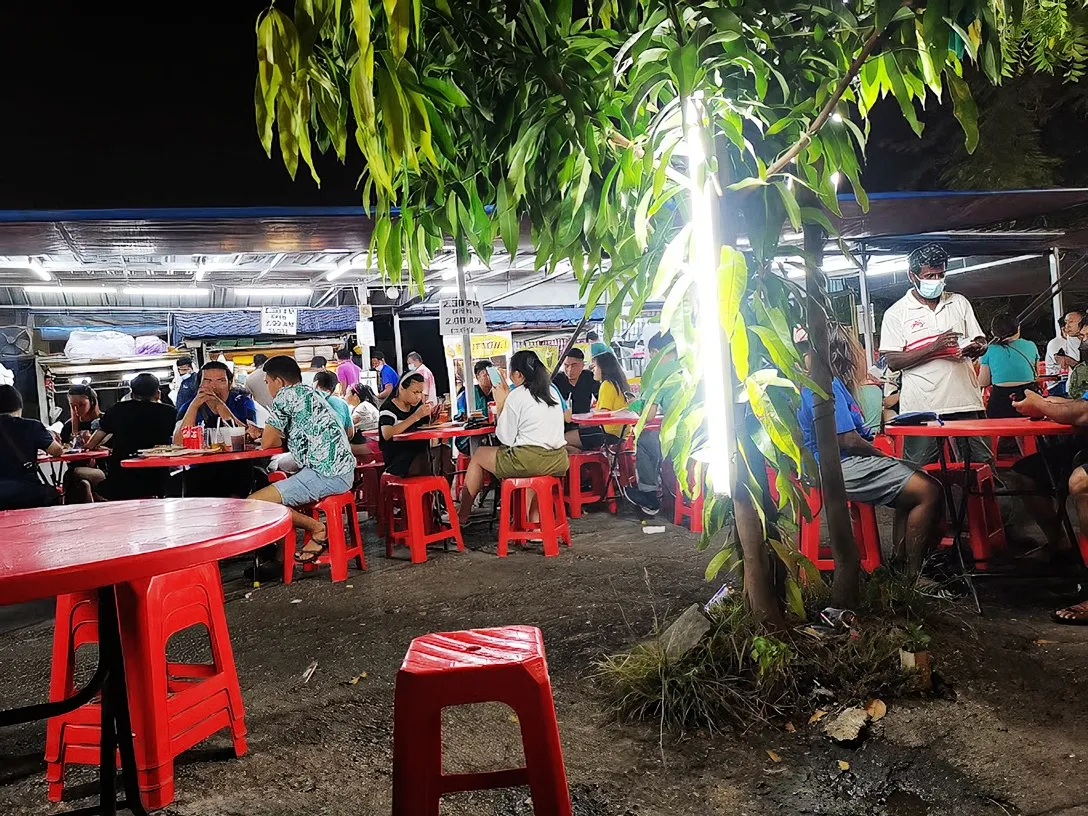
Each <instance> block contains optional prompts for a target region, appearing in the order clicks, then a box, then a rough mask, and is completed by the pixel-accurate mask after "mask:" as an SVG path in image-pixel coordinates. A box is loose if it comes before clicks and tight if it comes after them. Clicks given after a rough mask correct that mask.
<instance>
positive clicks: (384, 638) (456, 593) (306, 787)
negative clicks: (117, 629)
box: [0, 513, 1088, 816]
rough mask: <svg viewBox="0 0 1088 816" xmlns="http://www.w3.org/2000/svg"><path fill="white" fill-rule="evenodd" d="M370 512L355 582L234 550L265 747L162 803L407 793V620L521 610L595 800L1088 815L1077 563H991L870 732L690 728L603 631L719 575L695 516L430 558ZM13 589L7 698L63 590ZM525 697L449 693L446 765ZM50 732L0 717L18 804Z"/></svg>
mask: <svg viewBox="0 0 1088 816" xmlns="http://www.w3.org/2000/svg"><path fill="white" fill-rule="evenodd" d="M364 530H365V532H366V534H367V535H368V536H369V544H368V565H369V568H370V569H369V571H368V572H367V573H366V574H359V573H357V572H355V571H354V570H353V571H352V574H351V578H350V580H349V582H348V585H344V584H340V585H332V584H330V583H329V581H328V579H327V574H324V573H323V574H321V576H320V577H317V576H315V577H307V578H306V579H303V580H300V581H296V582H295V583H294V584H293V585H292V586H290V587H285V586H283V585H281V584H278V583H275V584H267V585H265V586H263V587H262V588H261V589H260V590H258V591H255V592H252V594H248V590H249V588H248V586H247V585H246V584H245V582H244V581H243V580H242V579H241V578H240V575H239V568H240V565H238V564H232V565H226V567H225V568H224V573H225V575H226V576H227V587H228V592H229V596H228V597H229V603H228V605H227V617H228V619H229V621H230V629H231V637H232V642H233V647H234V653H235V657H236V660H237V663H238V671H239V675H240V680H241V684H242V692H243V696H244V698H245V703H246V709H247V710H246V724H247V727H248V731H249V734H248V739H249V753H248V754H247V755H246V756H244V757H242V758H240V759H234V758H233V757H231V756H230V753H229V741H228V740H227V739H226V737H225V736H223V735H219V736H217V737H215V738H213V739H211V740H209V741H208V742H207V743H205V744H204V745H203V746H201V747H200V748H198V749H197V750H194V751H192V752H190V753H189V754H187V755H185V756H184V757H182V758H181V759H180V760H179V761H178V765H177V770H176V780H177V799H176V802H175V804H174V805H173V806H172V807H170V808H169V809H167V810H165V811H162V812H163V813H165V814H170V815H171V816H235V814H237V815H238V816H240V815H241V814H246V815H247V816H261V815H262V814H268V816H272V815H273V814H315V815H316V814H322V816H324V815H326V814H327V816H340V815H341V814H343V816H349V815H350V816H357V814H366V816H370V814H388V813H390V809H391V788H392V779H391V762H392V715H393V707H392V701H393V681H394V677H395V673H396V670H397V668H398V666H399V664H400V661H401V658H402V657H403V655H404V652H405V650H406V649H407V647H408V644H409V642H410V641H411V639H412V638H413V637H416V636H418V635H421V634H424V633H427V632H434V631H443V630H450V629H464V628H472V627H486V626H496V625H502V624H514V623H518V624H532V625H535V626H539V627H540V628H541V629H542V630H543V631H544V635H545V640H546V643H547V649H548V662H549V665H550V669H551V677H552V683H553V687H554V693H555V704H556V709H557V712H558V717H559V726H560V732H561V735H562V741H563V749H564V757H565V760H566V768H567V775H568V778H569V782H570V786H571V792H572V796H573V802H574V812H575V814H577V816H664V815H665V814H675V815H676V816H704V815H705V814H717V813H729V814H735V816H743V815H744V814H749V815H750V816H756V814H800V813H806V814H808V813H810V814H828V816H853V814H859V816H860V814H876V816H930V815H931V816H942V815H944V814H947V815H948V816H976V814H977V815H978V816H983V815H985V816H1002V815H1003V814H1005V815H1007V814H1025V815H1026V814H1032V816H1044V815H1045V816H1075V814H1085V815H1088V780H1086V779H1085V775H1086V773H1088V764H1086V759H1088V733H1086V731H1088V694H1086V693H1085V692H1088V684H1086V683H1085V680H1084V678H1085V677H1086V676H1088V674H1086V666H1088V629H1085V628H1075V627H1063V626H1058V625H1056V624H1052V623H1050V622H1049V620H1048V614H1049V611H1050V609H1051V608H1053V607H1054V606H1056V605H1057V604H1058V603H1059V602H1061V601H1064V600H1067V599H1068V598H1069V593H1070V591H1071V590H1072V586H1071V585H1070V584H1067V583H1066V584H1063V583H1061V582H1058V583H1056V584H1053V585H1051V584H1047V583H1045V582H1044V583H1030V584H1024V583H1009V584H1004V585H1000V586H995V585H993V584H990V585H986V586H985V587H984V589H983V598H984V602H985V605H986V615H985V616H984V617H977V616H973V615H967V616H966V617H965V618H964V621H965V623H964V626H963V627H962V628H961V630H960V631H959V632H958V634H955V636H954V637H953V638H952V639H951V642H948V641H946V642H945V644H944V645H943V646H939V647H938V651H939V657H938V660H939V665H938V670H939V671H940V673H941V674H942V675H943V676H944V677H945V678H946V679H947V680H948V681H949V682H950V683H951V684H952V686H953V688H954V690H955V694H954V695H953V696H954V697H955V699H942V700H912V701H895V702H893V703H892V704H891V705H890V707H889V712H888V715H887V716H886V717H885V718H884V720H882V721H881V722H880V723H878V724H877V726H876V728H875V733H874V734H873V735H872V736H871V737H870V738H869V739H868V740H866V741H865V742H864V743H863V744H862V746H861V747H860V748H858V749H855V750H849V749H846V748H840V747H836V746H834V745H831V744H830V743H828V742H827V741H826V740H825V739H824V738H823V737H822V736H820V735H819V734H818V733H816V731H815V729H814V728H811V727H809V728H801V729H800V730H799V731H798V732H797V733H793V734H791V733H786V732H785V731H784V730H780V729H777V728H767V729H764V730H762V731H759V732H750V733H745V734H732V733H729V734H722V735H717V736H713V737H712V736H709V735H696V736H694V737H691V738H689V739H686V740H683V741H678V740H676V739H673V738H670V737H668V736H666V737H664V738H662V737H661V735H659V733H658V732H657V730H656V729H654V728H653V727H652V726H625V725H617V724H615V723H612V722H609V721H608V720H607V719H606V718H605V716H604V714H603V709H602V705H601V701H600V699H599V697H598V696H597V694H596V692H595V689H594V684H593V682H592V679H591V674H592V672H593V663H594V660H595V659H596V658H597V657H598V656H600V655H601V654H603V653H605V652H608V651H613V650H617V649H620V648H623V647H625V646H627V645H628V644H630V643H631V642H632V641H635V640H638V639H640V638H642V637H644V636H645V635H646V634H647V633H649V632H650V631H651V630H652V629H653V627H654V625H655V621H657V620H663V619H664V620H669V619H671V617H673V616H675V614H677V613H678V612H679V611H680V610H682V609H683V608H684V607H685V606H686V605H688V604H690V603H692V602H694V601H705V600H706V599H707V598H709V596H710V595H711V594H712V592H713V589H714V587H711V586H708V585H707V584H706V583H705V582H704V581H703V578H702V575H703V570H704V567H705V564H706V561H707V560H708V557H709V554H707V555H703V554H700V553H698V552H697V551H696V550H695V547H694V543H695V537H694V536H692V535H691V534H689V533H687V532H685V531H678V530H676V529H675V528H673V527H672V526H671V525H668V529H667V531H666V532H665V533H663V534H658V535H646V534H644V533H643V532H642V530H641V529H640V526H639V522H638V521H637V520H636V519H634V517H633V516H630V515H621V516H619V517H612V516H608V515H605V514H600V513H594V514H591V515H589V516H587V517H584V518H582V519H580V520H578V521H576V522H573V530H574V547H573V548H572V549H570V550H564V551H563V552H562V553H561V555H560V557H559V558H552V559H547V560H545V559H544V558H543V557H542V555H541V554H540V552H539V551H533V550H529V551H525V552H516V553H512V554H511V556H510V557H509V558H506V559H498V558H496V557H495V550H494V544H493V541H494V536H493V534H489V533H488V531H487V528H486V526H485V527H482V528H472V530H471V531H470V535H469V536H468V541H467V543H468V546H469V550H468V551H467V552H466V553H464V554H457V553H453V552H451V553H442V552H441V551H439V552H435V553H434V554H433V555H432V556H431V558H430V560H429V561H428V562H427V563H426V564H425V565H419V566H411V565H410V564H408V563H407V561H406V560H388V559H386V558H385V557H384V552H383V551H381V550H382V548H380V547H379V546H378V545H377V543H376V538H375V536H374V533H373V527H372V525H367V526H366V527H365V528H364ZM0 611H2V613H3V614H2V616H0V705H3V706H4V707H8V706H14V705H20V704H26V703H30V702H38V701H41V700H43V699H45V697H46V693H47V687H48V678H49V661H50V642H51V635H52V623H51V619H50V618H49V615H50V609H49V608H48V607H47V606H45V607H43V606H41V605H38V606H33V607H18V608H8V609H2V608H0ZM171 649H172V651H174V650H176V651H177V653H178V655H179V656H181V657H183V658H184V657H186V656H189V655H196V654H199V653H200V650H201V649H202V643H201V641H200V638H197V637H192V636H189V635H188V634H186V635H182V636H179V637H178V638H177V639H176V640H175V641H174V642H172V645H171ZM314 660H316V661H317V663H318V667H317V670H316V672H315V673H314V674H313V677H312V679H311V680H310V681H309V682H308V683H306V684H303V683H302V681H301V676H302V674H303V672H304V671H305V670H306V668H307V666H308V665H309V664H310V663H311V661H314ZM88 662H90V661H88ZM363 673H365V676H364V677H362V678H361V679H359V681H358V682H357V683H356V684H354V685H353V684H351V683H350V682H349V681H350V680H351V679H352V678H354V677H358V676H359V675H362V674H363ZM1082 695H1083V696H1082ZM509 714H510V712H509V711H507V710H506V709H504V708H502V707H500V706H492V705H484V706H472V707H467V708H464V709H457V710H454V711H449V712H447V714H446V717H445V721H444V722H445V742H446V748H445V767H446V770H447V771H463V770H469V769H492V768H499V767H510V766H514V765H517V764H519V762H520V760H521V748H520V745H519V743H518V734H517V725H516V724H515V723H514V722H513V721H512V720H511V718H510V716H509ZM43 744H44V726H43V725H38V724H35V725H32V726H26V727H22V728H18V729H6V730H5V731H4V732H0V814H6V815H7V816H21V815H22V814H39V813H52V812H57V811H58V808H57V807H55V806H51V805H49V804H48V803H47V802H46V786H45V781H44V765H43V762H42V759H41V757H42V748H43ZM767 749H772V750H773V751H774V752H776V753H777V755H779V756H780V758H781V761H780V762H777V763H776V762H774V761H772V760H771V759H770V758H769V756H768V754H767ZM839 760H843V761H845V762H846V763H848V764H849V769H848V770H843V769H841V766H840V763H839ZM93 779H94V773H93V772H91V771H90V770H89V769H81V770H77V771H75V772H70V773H69V784H70V790H71V793H74V794H75V795H77V796H78V795H79V794H80V793H81V792H82V793H83V794H86V793H87V789H86V788H85V787H83V788H81V785H80V783H81V782H82V783H87V782H91V781H92V780H93ZM72 801H73V802H74V801H75V800H74V799H73V800H72ZM83 803H84V804H85V803H86V802H83ZM531 812H532V808H531V805H530V804H529V801H528V791H527V790H526V789H514V790H510V791H496V792H481V793H474V794H464V795H455V796H451V797H448V798H447V799H445V800H444V801H443V813H446V814H458V815H459V816H469V815H470V814H471V816H500V814H501V816H514V815H515V814H528V813H531Z"/></svg>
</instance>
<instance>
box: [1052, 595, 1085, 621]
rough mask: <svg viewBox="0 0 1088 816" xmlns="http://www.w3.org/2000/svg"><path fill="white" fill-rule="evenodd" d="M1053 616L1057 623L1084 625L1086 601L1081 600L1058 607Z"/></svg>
mask: <svg viewBox="0 0 1088 816" xmlns="http://www.w3.org/2000/svg"><path fill="white" fill-rule="evenodd" d="M1053 618H1054V620H1056V621H1057V622H1058V623H1068V624H1072V625H1074V626H1084V625H1086V624H1088V601H1082V602H1081V603H1079V604H1074V605H1073V606H1067V607H1065V609H1059V610H1058V611H1057V612H1055V613H1054V615H1053Z"/></svg>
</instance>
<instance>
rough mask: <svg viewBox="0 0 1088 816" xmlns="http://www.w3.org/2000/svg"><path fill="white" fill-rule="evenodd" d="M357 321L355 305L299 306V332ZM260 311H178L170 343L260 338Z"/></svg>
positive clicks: (328, 330) (339, 328)
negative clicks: (309, 307) (189, 340)
mask: <svg viewBox="0 0 1088 816" xmlns="http://www.w3.org/2000/svg"><path fill="white" fill-rule="evenodd" d="M358 320H359V309H358V307H357V306H336V307H332V308H327V309H299V310H298V333H299V334H300V335H307V334H334V333H337V332H353V331H355V324H356V322H358ZM260 336H261V310H260V309H233V310H230V311H224V312H178V313H176V314H175V315H174V318H173V323H172V326H171V333H170V342H171V344H172V345H175V346H176V345H178V344H179V343H181V342H183V341H185V340H188V339H201V340H211V339H215V338H221V337H260Z"/></svg>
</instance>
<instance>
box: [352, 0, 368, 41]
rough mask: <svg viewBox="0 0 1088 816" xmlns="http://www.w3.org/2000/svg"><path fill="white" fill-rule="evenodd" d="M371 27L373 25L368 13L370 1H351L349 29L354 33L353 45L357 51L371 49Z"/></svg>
mask: <svg viewBox="0 0 1088 816" xmlns="http://www.w3.org/2000/svg"><path fill="white" fill-rule="evenodd" d="M371 25H373V20H372V13H371V11H370V0H351V28H352V31H354V32H355V43H356V45H358V46H359V51H360V52H362V51H365V50H366V49H367V47H373V43H372V42H371V31H370V29H371Z"/></svg>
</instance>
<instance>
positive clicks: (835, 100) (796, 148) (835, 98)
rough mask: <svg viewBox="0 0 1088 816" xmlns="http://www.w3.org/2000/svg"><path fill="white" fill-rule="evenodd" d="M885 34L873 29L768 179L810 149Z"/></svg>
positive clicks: (771, 168)
mask: <svg viewBox="0 0 1088 816" xmlns="http://www.w3.org/2000/svg"><path fill="white" fill-rule="evenodd" d="M883 33H884V32H883V30H877V29H875V28H874V29H873V33H872V34H870V35H869V39H868V40H866V41H865V45H864V46H862V49H861V51H860V52H858V55H857V56H856V57H854V61H853V62H851V63H850V68H849V69H847V71H846V73H845V74H843V77H842V79H840V80H839V84H838V85H837V86H835V92H834V93H833V94H831V98H830V99H828V100H827V103H826V104H825V105H824V107H823V109H822V110H821V111H820V113H819V115H818V116H817V117H816V118H815V119H813V120H812V124H810V125H809V126H808V127H807V128H805V132H804V133H802V134H801V138H799V139H798V140H797V141H796V142H794V143H793V145H792V146H791V147H790V149H789V150H787V151H786V152H785V153H783V154H782V156H781V157H780V158H778V159H777V160H776V161H775V162H774V164H772V165H771V166H770V167H768V168H767V177H768V178H770V177H771V176H773V175H775V174H776V173H781V172H782V171H783V170H784V169H785V167H786V165H788V164H789V163H790V162H791V161H793V160H794V158H795V157H796V156H797V154H798V153H800V152H801V151H802V150H804V149H805V148H806V147H808V144H809V142H811V141H812V137H813V136H815V135H816V134H817V133H818V132H819V130H820V128H822V127H823V126H824V123H825V122H826V121H827V119H828V117H829V116H831V114H832V113H833V112H834V110H835V106H836V105H838V104H839V100H841V99H842V95H843V94H844V93H846V89H847V88H849V87H850V83H851V82H853V81H854V77H856V76H857V75H858V72H859V71H861V66H862V65H864V64H865V60H867V59H869V55H870V54H872V53H873V49H874V48H876V47H877V44H878V43H879V42H880V38H881V36H882V35H883ZM749 189H751V188H749Z"/></svg>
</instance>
